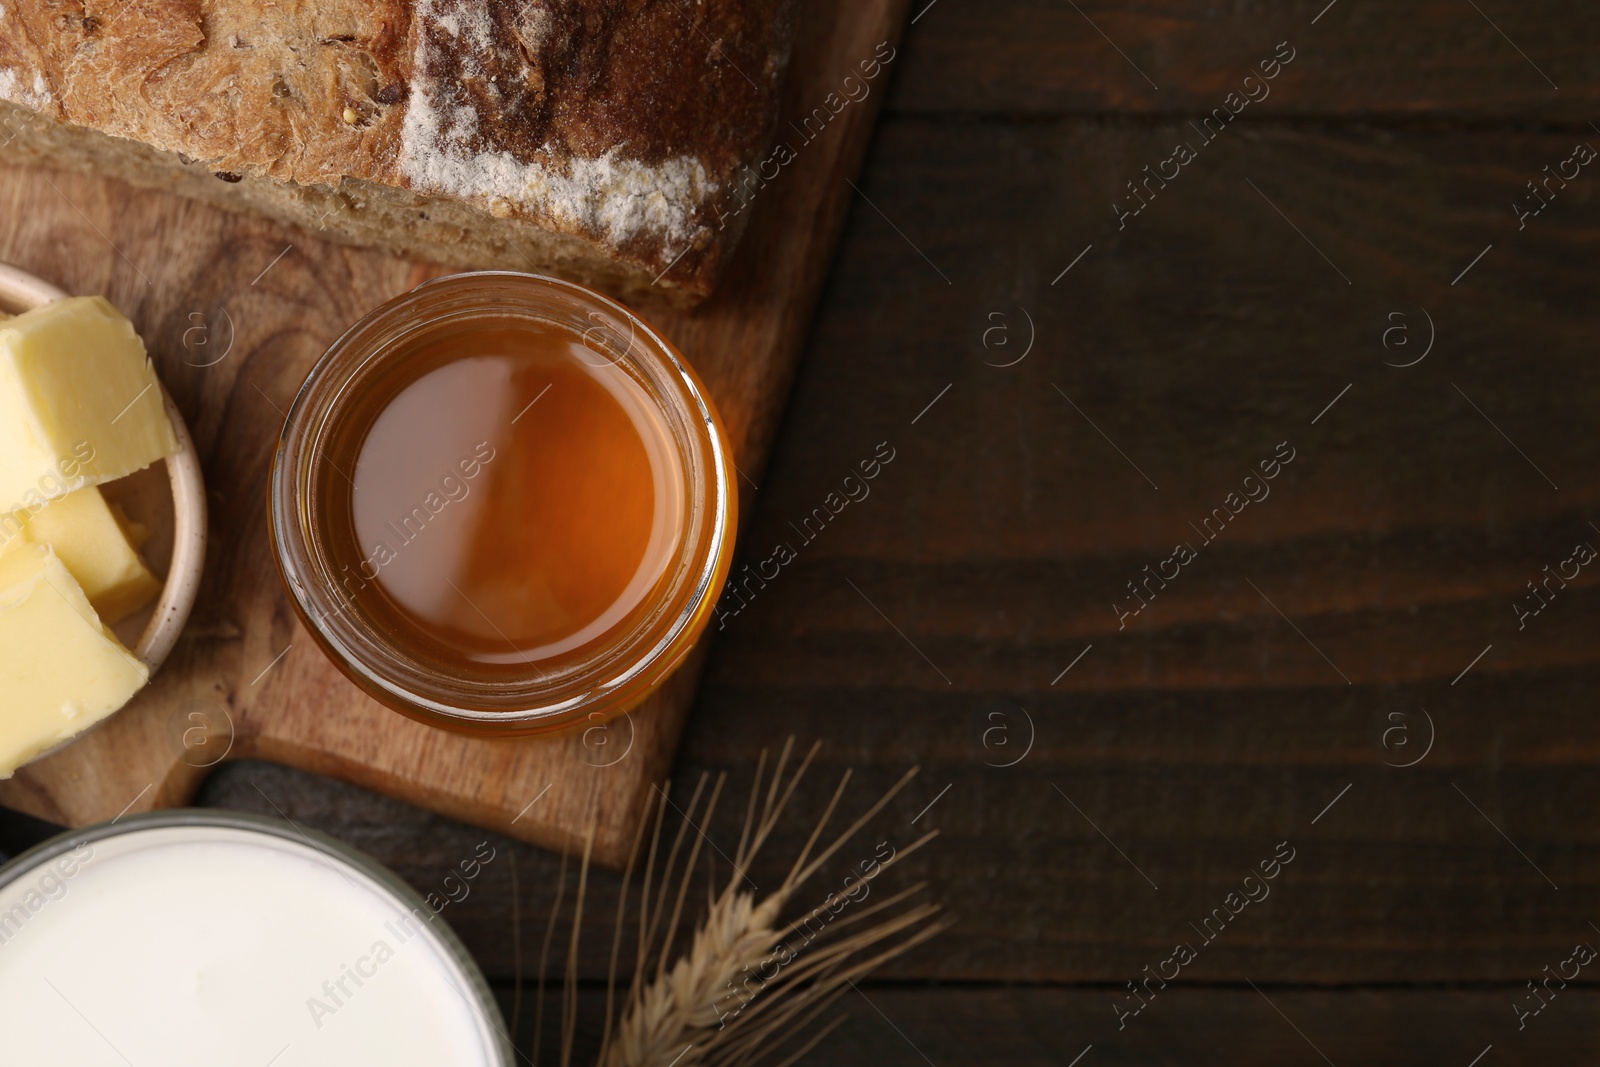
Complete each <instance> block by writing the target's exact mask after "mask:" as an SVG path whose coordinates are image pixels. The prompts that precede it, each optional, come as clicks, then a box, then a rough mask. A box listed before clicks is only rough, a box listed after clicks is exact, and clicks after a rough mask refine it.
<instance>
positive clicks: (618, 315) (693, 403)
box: [268, 271, 737, 735]
mask: <svg viewBox="0 0 1600 1067" xmlns="http://www.w3.org/2000/svg"><path fill="white" fill-rule="evenodd" d="M485 285H490V286H498V287H499V290H498V291H497V292H491V293H485V292H483V291H482V287H483V286H485ZM474 296H478V297H480V298H481V299H478V300H474V299H473V297H474ZM516 297H522V298H526V299H529V300H538V299H541V298H543V299H546V300H550V301H554V302H558V303H564V304H566V305H568V306H569V309H572V310H578V311H590V312H600V313H604V314H608V315H610V316H611V317H612V319H614V320H616V321H618V322H626V323H627V324H628V328H629V332H630V335H629V337H628V345H627V349H626V350H625V351H624V352H623V353H622V355H620V356H617V357H616V358H614V359H611V360H610V362H611V363H612V365H619V366H621V369H622V370H623V373H626V374H629V375H630V376H631V377H633V378H634V379H635V381H636V382H638V383H639V384H640V385H641V386H644V387H646V388H645V391H646V392H647V394H648V395H649V397H650V399H651V401H652V402H653V403H654V404H656V405H657V406H658V407H659V408H660V409H661V411H662V413H663V414H664V415H665V416H667V417H668V418H669V420H670V421H672V422H673V426H674V428H675V429H678V428H681V430H682V431H683V432H684V433H690V432H692V434H693V439H692V441H689V442H687V443H686V441H685V440H684V439H682V438H681V437H680V433H678V432H673V433H671V435H670V436H671V437H672V441H673V447H674V448H675V450H676V452H677V454H678V457H679V460H680V462H681V463H682V465H683V470H684V473H685V492H686V494H688V497H687V500H686V504H687V511H686V513H685V515H686V517H685V522H684V527H683V530H682V531H681V533H682V537H681V541H682V544H680V546H679V548H678V550H677V552H676V554H675V556H674V558H673V560H672V561H670V562H669V564H668V568H667V571H666V573H665V574H664V575H663V578H662V579H661V581H660V582H659V583H658V585H657V586H656V587H655V588H654V589H653V590H652V591H651V592H650V594H649V595H647V596H646V598H645V599H644V600H643V601H641V607H644V606H646V605H648V606H649V609H650V611H649V614H648V615H647V616H646V618H645V620H644V621H643V622H641V623H640V624H639V625H635V626H632V627H631V628H627V627H625V628H623V629H622V630H620V631H613V632H609V633H608V634H607V636H606V637H605V638H602V639H600V640H601V644H600V645H599V646H598V647H597V648H595V649H594V650H593V651H592V652H591V653H589V654H587V655H586V657H585V658H584V661H583V663H584V665H583V667H582V668H581V669H578V670H577V671H576V672H573V671H569V672H567V675H566V676H564V677H563V678H562V679H560V680H558V681H557V682H556V683H555V685H553V686H552V685H550V684H549V683H548V680H547V677H546V676H545V675H544V674H543V672H541V671H539V669H538V667H537V666H536V665H532V664H530V666H531V667H532V671H533V675H537V677H534V676H533V675H529V676H526V677H522V678H518V679H515V680H512V681H507V682H496V683H473V682H471V681H469V680H463V679H461V678H456V677H448V676H442V675H440V674H439V672H437V671H436V670H430V669H429V668H427V667H426V666H425V665H422V664H419V663H416V662H414V661H412V660H411V659H410V658H409V657H408V656H407V655H406V653H405V649H404V646H403V644H400V643H396V642H392V641H386V640H382V639H380V638H379V637H378V636H377V635H376V632H375V629H374V628H373V627H371V626H363V625H360V624H358V623H357V622H355V621H354V620H353V619H352V618H348V617H347V616H353V615H354V614H355V613H354V612H350V611H346V610H343V609H344V608H347V607H348V606H349V605H348V604H347V603H345V602H344V599H343V597H342V595H341V594H342V591H337V590H338V587H337V582H336V581H330V578H331V571H330V570H329V569H328V568H327V567H325V566H323V564H326V563H327V553H325V552H323V551H321V550H320V548H319V546H318V538H317V536H316V534H315V530H314V527H315V522H314V519H313V516H312V514H311V505H310V501H309V500H308V497H309V495H310V494H309V488H310V486H311V485H312V478H313V476H314V472H313V467H314V461H315V458H316V448H315V447H314V443H315V441H316V440H318V439H319V435H320V434H321V433H322V431H323V428H324V426H326V425H327V424H328V423H329V422H331V421H332V418H333V416H334V415H335V414H336V413H337V412H339V411H340V410H342V409H344V408H346V407H347V406H348V405H349V404H350V403H351V401H352V396H351V394H350V392H349V388H350V386H351V385H352V383H354V382H356V381H357V380H358V379H359V378H360V377H361V375H362V374H363V373H364V372H365V371H367V370H369V369H370V368H371V367H372V366H373V365H374V364H375V362H381V361H382V360H383V359H384V358H385V357H386V356H390V355H393V354H394V353H395V352H396V351H397V350H403V349H404V348H405V347H406V346H405V342H406V341H407V340H408V339H414V338H415V337H417V336H419V335H420V334H421V333H422V332H423V331H425V330H427V329H428V328H429V327H432V326H436V325H439V324H441V323H448V322H449V321H451V320H452V319H454V318H458V317H469V316H470V315H472V314H474V313H475V312H476V313H483V312H489V311H493V310H495V309H503V310H518V311H522V312H523V313H527V314H530V316H531V317H534V318H538V317H539V316H538V315H537V313H536V312H535V311H530V310H529V309H528V308H523V307H518V306H516V305H515V304H514V303H513V301H514V299H515V298H516ZM429 298H435V299H437V300H439V301H447V300H454V301H457V303H456V305H454V306H451V307H449V308H448V309H447V310H446V311H445V312H444V313H442V314H437V315H428V314H426V313H422V314H414V312H416V311H417V309H416V306H415V305H416V304H417V303H418V302H419V301H425V300H428V299H429ZM546 321H554V320H546ZM555 324H556V325H558V326H562V327H564V328H569V329H570V328H573V327H572V324H571V323H561V322H556V323H555ZM583 337H584V343H585V345H586V347H589V348H590V350H591V351H592V350H594V349H593V346H592V345H590V344H589V342H588V335H587V334H584V335H583ZM597 354H598V353H597ZM736 489H737V487H736V486H734V484H733V481H732V460H731V456H730V454H729V445H728V443H727V440H726V437H725V435H724V432H723V430H722V426H721V421H720V419H719V418H718V416H717V414H716V410H715V407H714V405H713V404H712V402H711V399H710V397H709V396H708V395H707V394H706V392H705V388H704V386H703V385H702V384H701V383H700V381H699V379H698V377H697V376H696V375H695V373H694V370H693V368H692V367H690V366H689V365H688V363H687V362H686V361H685V360H684V359H683V357H682V356H681V355H680V354H679V353H678V351H677V350H676V348H675V347H674V346H673V345H672V343H671V342H670V341H668V340H667V339H666V338H665V337H663V336H662V335H661V334H660V333H659V332H658V331H657V330H656V329H655V328H654V327H652V326H651V325H649V324H648V323H647V322H645V321H644V320H643V319H641V318H640V317H639V316H638V315H637V314H635V313H634V312H633V311H632V310H631V309H629V308H627V307H626V306H624V305H623V304H621V303H619V302H617V301H615V300H613V299H611V298H610V297H607V296H605V295H604V294H601V293H597V292H595V291H593V290H591V289H588V288H586V287H585V286H582V285H578V284H576V283H573V282H569V281H566V280H564V279H561V278H552V277H548V276H545V275H539V274H530V273H523V272H518V271H473V272H466V273H459V274H450V275H445V276H442V277H439V278H433V279H429V280H428V281H425V282H423V283H421V284H420V285H417V286H415V287H414V288H412V289H410V290H407V291H406V292H404V293H401V294H399V295H398V296H396V297H394V298H393V299H391V300H388V301H386V302H384V303H383V304H381V305H379V306H378V307H376V308H374V309H373V310H372V311H370V312H368V313H367V314H366V315H364V316H362V317H361V319H359V320H358V321H357V322H356V323H354V324H353V325H352V326H351V327H350V328H349V329H347V330H346V331H344V333H342V334H341V335H340V336H339V337H338V338H337V339H336V340H335V341H333V343H332V344H330V345H329V346H328V348H327V350H326V351H325V352H324V353H323V355H322V356H321V357H320V358H319V359H318V360H317V362H316V364H315V365H314V366H313V367H312V369H311V371H310V373H309V374H308V375H307V377H306V380H305V383H304V384H303V385H302V386H301V389H300V391H299V393H298V394H297V395H296V397H295V399H294V402H293V404H291V406H290V408H289V412H288V414H287V416H286V417H285V419H284V424H283V429H282V432H281V433H280V435H279V439H278V443H277V447H276V449H275V452H274V456H273V463H272V471H271V475H270V478H269V487H268V493H269V507H270V513H271V514H270V526H271V534H272V542H273V551H274V556H275V558H276V562H277V564H278V568H279V572H280V574H281V576H282V578H283V580H284V584H285V585H286V587H287V588H288V590H289V593H290V601H291V603H292V604H293V605H294V607H295V610H296V613H297V615H298V616H299V617H300V619H301V621H302V622H303V623H304V624H305V625H306V627H307V629H308V630H310V632H311V634H312V636H313V638H314V639H315V640H316V641H317V643H318V644H319V645H320V646H321V647H322V649H323V651H324V652H325V653H327V654H328V655H329V657H330V658H331V659H332V660H333V661H334V663H335V665H336V666H338V667H339V668H340V669H341V670H342V671H343V672H344V673H345V674H346V675H347V676H348V677H350V678H351V680H352V681H354V682H356V684H357V685H358V686H360V687H361V688H362V689H364V690H365V691H367V692H368V693H369V695H371V696H373V697H375V698H376V699H378V700H379V701H380V702H381V703H383V704H385V705H387V706H388V707H390V708H393V709H394V710H396V711H399V712H401V713H402V714H406V715H409V716H411V717H412V718H417V719H420V720H421V721H425V722H429V723H431V724H434V725H441V726H445V727H447V728H451V729H457V730H465V731H467V732H482V733H491V734H501V735H515V734H533V733H545V732H550V731H553V730H558V729H561V728H563V727H565V726H568V725H571V724H573V723H575V722H579V721H582V720H583V719H584V718H592V717H593V715H592V712H594V711H595V710H597V709H599V710H603V711H604V712H605V713H606V714H607V716H609V715H611V714H616V713H619V712H621V711H623V710H626V709H627V708H628V707H631V706H633V704H634V703H637V700H639V699H643V697H644V696H645V695H648V693H649V692H650V691H652V690H653V689H654V688H655V686H656V685H657V684H659V682H660V681H661V680H662V679H664V678H665V676H666V675H667V674H668V673H670V672H671V670H672V669H673V668H674V667H676V666H677V664H678V663H679V662H680V661H681V660H682V658H683V656H684V655H685V654H686V653H687V652H688V650H689V648H690V647H691V646H692V644H693V641H694V639H695V638H697V637H698V636H699V634H700V633H701V631H702V630H703V629H704V627H705V624H706V622H707V621H708V620H709V616H710V612H711V609H712V608H713V607H714V605H715V595H714V594H715V590H716V588H717V583H718V582H719V581H720V580H722V579H724V578H725V577H726V573H727V569H728V567H729V565H730V564H731V556H732V545H733V534H734V530H733V527H734V523H735V521H736V519H735V517H736V515H737V497H736V495H735V494H736ZM330 585H331V586H332V587H333V589H335V590H336V592H334V593H332V594H330V593H329V588H328V587H329V586H330ZM679 602H681V605H682V606H681V607H680V608H676V609H675V610H673V611H671V612H668V613H666V614H659V612H660V609H661V608H662V607H663V606H671V605H674V604H677V603H679ZM332 605H337V606H336V607H333V610H328V609H329V608H330V606H332ZM646 638H648V639H646ZM563 690H565V692H563ZM552 697H554V699H552Z"/></svg>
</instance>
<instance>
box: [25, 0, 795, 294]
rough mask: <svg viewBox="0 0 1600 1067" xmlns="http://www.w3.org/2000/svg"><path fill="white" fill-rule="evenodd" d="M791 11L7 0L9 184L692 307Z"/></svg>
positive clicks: (302, 0) (445, 0)
mask: <svg viewBox="0 0 1600 1067" xmlns="http://www.w3.org/2000/svg"><path fill="white" fill-rule="evenodd" d="M793 18H794V13H793V10H792V0H279V2H272V0H109V2H105V3H90V2H89V0H0V145H3V146H4V147H0V161H4V162H32V161H43V162H46V163H48V164H50V165H61V166H72V167H77V168H81V169H88V170H92V171H95V172H98V173H106V174H112V175H116V176H118V177H121V178H124V179H126V180H128V181H130V182H133V183H135V184H138V185H143V186H151V187H160V188H170V189H173V190H175V191H178V192H182V193H185V194H188V195H191V196H196V197H199V198H202V199H205V200H207V201H211V202H214V203H217V204H220V205H222V206H225V207H232V208H236V209H254V210H257V211H260V212H262V213H264V214H267V215H270V216H273V217H276V218H279V219H283V220H285V221H288V222H292V223H296V224H298V225H300V226H303V227H306V228H307V229H310V230H313V231H316V232H318V233H321V234H323V235H325V236H328V237H331V238H334V239H337V240H342V241H347V242H351V243H358V244H369V245H376V246H379V247H382V248H386V249H389V250H391V251H393V252H396V253H399V254H403V255H408V256H417V257H421V258H425V259H431V260H436V261H439V262H443V263H448V264H451V265H454V266H460V267H464V268H478V269H490V268H502V269H513V270H532V271H538V272H543V273H554V274H559V275H562V276H564V277H569V278H572V279H574V280H577V281H581V282H586V283H588V284H591V285H596V286H599V287H601V288H605V289H610V290H612V291H614V292H619V293H620V294H621V295H623V296H625V297H638V296H640V295H643V294H655V295H659V296H662V297H665V298H667V299H669V300H671V301H673V302H675V303H679V304H689V303H693V302H695V301H697V300H699V299H700V298H702V297H704V296H705V295H707V294H708V293H709V292H710V291H711V289H712V286H713V285H714V283H715V281H716V278H717V274H718V272H719V269H720V268H721V267H722V265H723V264H724V263H725V262H726V261H727V259H728V258H729V255H730V253H731V251H732V249H733V246H734V244H735V243H736V241H737V240H738V236H739V232H740V229H741V227H742V223H743V220H744V219H745V218H746V217H747V214H748V213H747V212H744V211H741V210H739V207H740V206H741V202H740V199H739V198H740V197H741V195H748V194H745V193H744V192H743V190H742V189H741V188H740V181H741V176H742V175H743V174H745V173H746V170H747V168H748V167H749V166H750V165H751V164H753V163H754V162H755V161H756V160H757V159H758V158H759V157H760V155H761V153H762V152H763V151H764V150H765V148H766V145H767V142H768V140H769V139H770V138H771V136H772V132H773V128H774V125H775V122H776V116H777V105H778V87H779V82H780V79H781V76H782V73H783V69H784V67H785V65H786V63H787V60H788V52H789V46H790V42H791V40H792V38H793Z"/></svg>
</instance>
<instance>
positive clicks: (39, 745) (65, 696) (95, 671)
mask: <svg viewBox="0 0 1600 1067" xmlns="http://www.w3.org/2000/svg"><path fill="white" fill-rule="evenodd" d="M149 677H150V672H149V670H148V669H147V668H146V667H145V665H144V664H143V663H141V662H139V660H138V659H136V658H135V657H134V655H133V653H131V652H129V651H128V650H127V649H126V648H123V647H122V644H121V643H120V642H119V641H118V640H117V639H116V637H115V636H114V635H113V634H112V633H111V631H109V630H107V629H106V628H105V627H104V626H102V625H101V623H100V620H99V618H97V617H96V616H95V613H94V608H92V607H90V606H89V600H88V598H87V597H85V596H84V595H83V590H82V589H81V588H80V587H79V586H78V583H77V581H76V580H74V579H73V577H72V574H71V573H70V572H69V571H68V570H67V568H66V566H65V565H64V564H63V563H62V562H61V561H60V560H59V559H57V558H56V556H55V554H54V553H52V552H51V551H50V550H49V549H48V548H45V547H43V546H40V545H32V544H25V545H19V546H14V547H13V548H11V549H10V550H9V551H6V552H4V553H0V679H3V686H4V689H3V699H0V777H9V776H10V775H11V772H12V771H14V770H16V769H17V768H18V767H19V766H21V765H22V764H24V763H26V762H27V761H28V760H30V759H32V758H33V757H34V756H37V755H38V754H39V753H41V752H43V751H45V750H46V749H48V748H50V747H51V746H53V745H55V744H57V743H59V742H61V741H65V740H66V739H67V738H69V737H72V736H74V735H75V734H78V733H80V732H82V731H83V730H86V729H88V728H89V727H90V726H93V725H94V724H95V723H97V722H99V721H100V720H101V719H104V718H105V717H106V716H107V715H110V714H111V713H112V712H114V711H116V710H117V709H118V708H120V707H122V705H124V704H126V703H127V702H128V700H129V698H130V697H132V696H133V695H134V694H135V693H137V692H138V691H139V690H140V689H141V688H143V687H144V684H145V682H146V681H147V680H149Z"/></svg>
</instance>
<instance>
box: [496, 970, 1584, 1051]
mask: <svg viewBox="0 0 1600 1067" xmlns="http://www.w3.org/2000/svg"><path fill="white" fill-rule="evenodd" d="M1519 990H1520V992H1521V993H1522V995H1523V996H1524V997H1527V996H1529V995H1530V994H1528V992H1527V990H1526V989H1520V987H1510V986H1508V987H1505V988H1503V989H1502V988H1495V989H1483V990H1470V991H1459V990H1458V991H1446V990H1412V989H1383V990H1340V991H1336V992H1335V991H1306V990H1295V989H1279V988H1276V987H1273V986H1262V987H1261V991H1260V992H1258V991H1256V990H1252V989H1250V988H1249V987H1247V986H1241V987H1239V988H1237V989H1217V988H1206V987H1179V986H1171V987H1169V988H1168V989H1167V990H1166V991H1165V992H1161V993H1158V994H1157V996H1156V999H1155V1000H1154V1001H1152V1002H1151V1003H1150V1006H1149V1007H1148V1008H1147V1009H1146V1010H1145V1012H1144V1013H1143V1014H1141V1015H1140V1016H1138V1017H1135V1018H1133V1019H1130V1020H1129V1021H1128V1024H1127V1027H1126V1029H1124V1030H1121V1031H1118V1030H1117V1026H1116V1020H1115V1016H1114V1015H1113V1014H1112V1009H1111V1004H1112V1003H1113V1002H1114V1001H1115V999H1116V991H1115V990H1111V989H1061V988H1054V989H1053V988H1039V987H1031V988H1030V987H1009V988H1000V989H993V988H981V987H979V988H974V987H957V988H927V987H921V988H919V987H906V986H881V985H864V986H863V987H862V988H861V991H860V992H858V993H849V994H846V996H845V998H844V999H843V1000H841V1001H840V1002H839V1004H838V1006H837V1007H836V1008H835V1009H833V1012H832V1014H830V1015H829V1016H824V1018H825V1019H826V1018H831V1017H832V1015H833V1014H840V1015H844V1016H845V1017H846V1021H845V1023H844V1024H843V1025H842V1026H841V1027H840V1028H839V1029H838V1030H837V1031H835V1032H834V1033H833V1034H831V1035H830V1036H829V1037H827V1038H825V1039H824V1040H823V1042H822V1043H821V1044H820V1045H819V1046H818V1047H817V1048H816V1049H815V1050H814V1051H813V1052H811V1053H810V1054H809V1055H807V1056H806V1057H804V1058H803V1059H801V1060H800V1061H799V1062H800V1063H801V1064H805V1065H818V1067H820V1065H825V1064H833V1065H840V1067H854V1065H856V1064H861V1065H863V1067H865V1065H871V1067H925V1065H926V1064H929V1063H932V1064H937V1065H938V1067H957V1065H960V1067H987V1065H995V1067H1069V1065H1074V1064H1075V1065H1076V1067H1256V1065H1260V1067H1325V1065H1326V1064H1327V1063H1333V1064H1336V1065H1348V1064H1359V1063H1385V1064H1428V1065H1439V1064H1444V1065H1451V1067H1468V1065H1469V1064H1473V1063H1474V1062H1476V1063H1478V1064H1479V1067H1492V1065H1493V1064H1496V1063H1499V1064H1506V1063H1571V1062H1584V1060H1585V1057H1586V1056H1587V1055H1589V1054H1591V1053H1590V1052H1589V1050H1590V1049H1592V1047H1593V1044H1594V1037H1593V1035H1594V1030H1595V1026H1596V1024H1597V1022H1600V994H1596V993H1595V992H1594V991H1593V990H1578V989H1576V988H1569V989H1567V990H1564V991H1558V992H1557V994H1556V996H1555V998H1554V999H1553V1000H1552V1001H1551V1003H1550V1005H1549V1007H1547V1008H1546V1009H1545V1010H1544V1011H1543V1012H1541V1013H1540V1014H1539V1015H1538V1016H1536V1017H1533V1018H1531V1019H1529V1020H1528V1024H1527V1026H1526V1028H1525V1029H1523V1030H1521V1031H1518V1030H1517V1029H1516V1017H1515V1015H1514V1014H1513V1012H1512V1009H1511V1005H1512V1003H1513V1001H1515V1000H1516V998H1517V994H1518V992H1519ZM497 992H498V993H499V996H500V1002H501V1005H502V1007H503V1008H504V1009H505V1011H506V1015H507V1017H508V1018H509V1017H510V1014H511V1009H512V1006H513V998H512V995H511V991H510V990H509V989H505V988H502V989H500V990H497ZM533 1003H534V1001H533V991H532V990H531V989H528V990H525V991H524V997H523V1002H522V1004H523V1022H524V1024H525V1025H523V1026H521V1027H519V1028H518V1040H519V1047H521V1048H523V1049H525V1050H529V1051H530V1053H531V1048H532V1037H533V1033H532V1029H533V1028H532V1023H531V1015H532V1011H533ZM545 1010H546V1019H547V1020H548V1019H549V1018H551V1017H554V1015H555V1013H556V1012H558V1011H559V1006H558V1002H557V1001H556V1000H555V999H554V998H553V997H548V996H547V998H546V1009H545ZM604 1012H605V1005H604V997H603V994H602V993H601V992H600V991H599V990H591V991H586V992H585V994H584V996H583V997H582V998H581V999H580V1001H579V1025H578V1041H577V1042H576V1048H575V1054H574V1060H573V1062H575V1063H588V1062H592V1060H593V1053H594V1051H596V1050H597V1049H598V1045H599V1029H600V1023H599V1019H600V1018H602V1017H603V1016H604ZM1280 1013H1281V1014H1280ZM540 1046H541V1049H540V1051H541V1052H542V1053H543V1054H544V1055H545V1056H548V1057H550V1060H539V1061H538V1062H553V1060H554V1057H555V1055H556V1054H557V1052H558V1051H559V1047H558V1045H557V1043H556V1042H555V1041H554V1040H552V1038H551V1035H550V1034H549V1033H548V1031H547V1032H546V1034H545V1035H544V1039H543V1040H541V1042H540ZM1486 1049H1490V1051H1489V1052H1488V1054H1487V1055H1485V1056H1484V1057H1483V1059H1482V1060H1481V1061H1478V1060H1476V1057H1478V1056H1479V1055H1480V1054H1482V1053H1484V1052H1485V1050H1486ZM1086 1050H1087V1051H1086ZM1080 1055H1081V1056H1082V1059H1078V1058H1077V1057H1079V1056H1080ZM1324 1055H1325V1056H1326V1059H1324V1058H1323V1056H1324ZM531 1058H532V1057H531V1055H530V1059H531ZM781 1059H782V1056H778V1057H775V1058H774V1060H773V1061H772V1062H780V1061H781Z"/></svg>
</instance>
